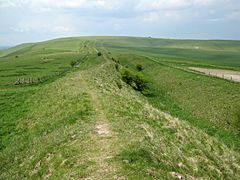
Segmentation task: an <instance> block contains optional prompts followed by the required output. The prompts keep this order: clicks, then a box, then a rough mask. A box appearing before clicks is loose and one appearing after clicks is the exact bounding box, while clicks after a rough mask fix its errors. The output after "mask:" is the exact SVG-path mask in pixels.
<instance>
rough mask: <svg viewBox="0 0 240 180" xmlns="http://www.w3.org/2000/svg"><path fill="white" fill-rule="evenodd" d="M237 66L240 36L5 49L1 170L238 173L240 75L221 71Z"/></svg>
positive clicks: (45, 174)
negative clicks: (236, 77) (238, 79)
mask: <svg viewBox="0 0 240 180" xmlns="http://www.w3.org/2000/svg"><path fill="white" fill-rule="evenodd" d="M189 67H194V70H196V71H199V72H195V71H193V70H191V69H189ZM210 71H211V72H210ZM233 71H234V72H235V73H236V74H237V75H238V74H239V72H240V41H218V40H212V41H201V40H172V39H157V38H149V37H148V38H141V37H75V38H62V39H54V40H50V41H45V42H39V43H30V44H23V45H19V46H16V47H12V48H9V49H4V50H1V51H0V172H1V173H0V179H99V178H100V179H172V178H176V177H178V178H183V179H240V173H239V172H240V140H239V139H240V83H239V82H234V81H229V80H226V79H223V73H224V77H225V78H228V76H229V73H232V72H233ZM209 72H210V75H211V73H213V75H214V73H216V72H217V73H218V75H217V77H215V76H209ZM233 75H234V74H233V73H232V74H231V75H230V76H232V79H234V78H233Z"/></svg>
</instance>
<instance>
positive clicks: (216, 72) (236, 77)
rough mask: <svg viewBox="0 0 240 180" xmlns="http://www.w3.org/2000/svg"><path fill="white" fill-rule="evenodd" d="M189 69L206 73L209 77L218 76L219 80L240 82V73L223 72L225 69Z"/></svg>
mask: <svg viewBox="0 0 240 180" xmlns="http://www.w3.org/2000/svg"><path fill="white" fill-rule="evenodd" d="M189 69H191V70H193V71H197V72H201V73H204V74H206V75H209V76H216V77H219V78H223V79H227V80H231V81H235V82H240V72H239V71H231V70H223V69H208V68H199V67H189Z"/></svg>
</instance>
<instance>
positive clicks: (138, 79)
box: [134, 74, 148, 92]
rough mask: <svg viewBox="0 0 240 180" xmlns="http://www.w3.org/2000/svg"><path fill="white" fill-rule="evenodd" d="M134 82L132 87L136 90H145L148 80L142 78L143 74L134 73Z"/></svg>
mask: <svg viewBox="0 0 240 180" xmlns="http://www.w3.org/2000/svg"><path fill="white" fill-rule="evenodd" d="M134 82H135V85H136V87H135V88H134V89H136V90H137V91H140V92H142V91H145V90H146V89H148V86H147V84H148V81H147V80H146V79H145V78H144V76H143V75H138V74H137V75H135V76H134Z"/></svg>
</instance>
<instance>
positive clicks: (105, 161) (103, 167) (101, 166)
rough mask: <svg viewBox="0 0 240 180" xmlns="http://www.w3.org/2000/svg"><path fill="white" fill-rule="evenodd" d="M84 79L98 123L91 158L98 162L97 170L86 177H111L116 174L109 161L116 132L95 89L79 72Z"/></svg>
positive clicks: (93, 132)
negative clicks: (111, 127)
mask: <svg viewBox="0 0 240 180" xmlns="http://www.w3.org/2000/svg"><path fill="white" fill-rule="evenodd" d="M79 76H80V77H81V79H82V82H83V86H84V88H85V90H86V92H87V93H88V94H89V95H90V97H91V101H92V104H93V108H94V111H95V113H96V114H95V118H96V124H95V127H94V129H93V130H92V135H91V136H92V139H94V140H95V142H96V145H97V146H96V147H93V148H94V149H95V150H96V153H95V154H92V156H91V157H89V159H90V160H91V161H94V162H96V164H97V170H96V171H94V172H92V173H91V174H90V175H89V177H87V178H84V179H109V178H111V177H113V176H114V174H115V167H113V166H112V164H110V163H109V160H110V159H111V158H112V157H113V155H114V150H113V148H112V144H113V140H114V134H113V132H111V130H110V128H109V122H108V119H107V117H106V116H105V114H104V111H103V109H102V107H101V103H100V101H99V98H98V96H97V93H96V92H95V90H94V89H91V88H90V86H89V85H88V82H87V81H86V80H85V79H84V77H83V75H81V74H79Z"/></svg>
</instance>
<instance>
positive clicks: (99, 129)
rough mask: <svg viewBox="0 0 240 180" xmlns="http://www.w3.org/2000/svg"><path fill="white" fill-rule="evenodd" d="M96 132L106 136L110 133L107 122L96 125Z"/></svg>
mask: <svg viewBox="0 0 240 180" xmlns="http://www.w3.org/2000/svg"><path fill="white" fill-rule="evenodd" d="M96 132H97V133H98V134H99V135H101V136H106V135H109V134H110V131H109V129H108V126H107V124H99V125H97V126H96Z"/></svg>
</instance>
